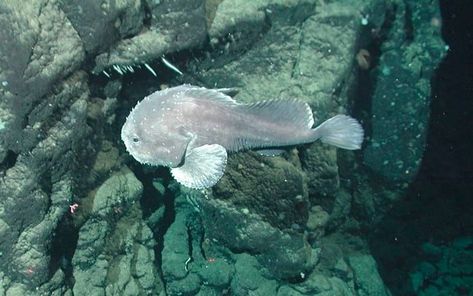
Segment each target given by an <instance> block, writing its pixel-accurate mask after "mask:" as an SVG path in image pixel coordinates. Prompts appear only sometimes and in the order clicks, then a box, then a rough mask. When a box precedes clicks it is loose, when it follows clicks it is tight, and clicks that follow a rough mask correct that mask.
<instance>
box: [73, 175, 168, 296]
mask: <svg viewBox="0 0 473 296" xmlns="http://www.w3.org/2000/svg"><path fill="white" fill-rule="evenodd" d="M142 190H143V186H142V184H141V182H140V181H139V180H138V179H136V177H135V175H134V174H133V173H132V172H131V171H130V170H128V169H127V168H124V169H122V171H120V172H117V173H115V174H114V175H112V176H110V177H109V179H107V180H106V181H105V182H104V183H103V184H102V185H101V186H100V187H99V189H98V190H97V191H96V194H95V199H94V204H93V207H92V212H91V217H89V219H88V220H87V221H86V222H85V224H84V225H83V226H82V227H81V229H80V231H79V239H78V242H77V249H76V251H75V254H74V257H73V259H72V266H73V275H74V279H75V284H74V287H73V291H74V294H76V295H86V294H87V293H88V292H90V291H92V292H91V293H92V294H93V295H121V294H123V293H132V294H130V295H142V294H159V292H161V291H162V290H163V285H162V283H161V279H160V277H159V275H158V272H157V270H156V266H155V265H154V261H155V255H154V247H155V244H156V241H155V239H154V236H153V233H152V232H151V230H150V229H149V227H148V226H147V225H146V224H145V223H144V221H143V220H142V219H140V218H141V217H142V215H143V214H142V212H141V209H140V205H139V203H137V201H138V199H139V198H140V197H141V194H142ZM91 282H92V283H93V287H92V288H91V287H90V283H91Z"/></svg>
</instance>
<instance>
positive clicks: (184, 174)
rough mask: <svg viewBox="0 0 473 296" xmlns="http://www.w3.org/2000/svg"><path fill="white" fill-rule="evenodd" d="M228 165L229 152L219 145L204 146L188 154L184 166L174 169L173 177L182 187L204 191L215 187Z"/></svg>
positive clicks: (193, 149) (172, 170) (172, 171)
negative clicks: (203, 189)
mask: <svg viewBox="0 0 473 296" xmlns="http://www.w3.org/2000/svg"><path fill="white" fill-rule="evenodd" d="M226 165H227V151H226V150H225V148H223V147H222V146H220V145H218V144H212V145H203V146H200V147H196V148H192V149H189V151H187V152H186V156H185V159H184V164H183V165H182V166H180V167H177V168H172V169H171V173H172V175H173V177H174V178H175V179H176V180H177V181H178V182H179V183H181V184H182V185H184V186H186V187H189V188H194V189H202V188H208V187H212V186H213V185H215V184H216V183H217V182H218V180H220V178H221V177H222V176H223V173H224V171H225V166H226Z"/></svg>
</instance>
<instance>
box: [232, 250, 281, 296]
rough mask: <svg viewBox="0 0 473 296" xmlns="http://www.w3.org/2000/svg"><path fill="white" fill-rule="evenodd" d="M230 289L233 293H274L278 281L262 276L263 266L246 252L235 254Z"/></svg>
mask: <svg viewBox="0 0 473 296" xmlns="http://www.w3.org/2000/svg"><path fill="white" fill-rule="evenodd" d="M235 259H236V261H235V275H234V276H233V278H232V282H231V290H232V292H233V293H234V294H235V295H252V294H253V295H276V291H277V288H278V283H277V281H275V280H270V279H268V278H267V277H265V276H264V274H265V272H264V269H263V267H262V266H261V265H260V264H259V263H258V261H257V260H256V259H255V258H254V257H253V256H250V255H248V254H239V255H235Z"/></svg>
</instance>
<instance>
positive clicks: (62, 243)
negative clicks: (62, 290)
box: [49, 213, 79, 289]
mask: <svg viewBox="0 0 473 296" xmlns="http://www.w3.org/2000/svg"><path fill="white" fill-rule="evenodd" d="M78 239H79V229H77V227H76V226H75V225H74V222H73V220H72V217H71V215H70V214H69V213H67V214H66V215H64V217H63V219H62V220H61V221H59V223H58V226H57V228H56V229H55V231H54V232H53V238H52V242H51V250H50V254H51V261H50V263H49V273H50V275H51V276H52V275H54V274H55V273H56V271H57V270H58V269H62V271H63V272H64V276H65V280H64V282H65V284H66V286H67V287H69V288H71V289H72V287H73V286H74V276H73V273H72V257H73V256H74V252H75V250H76V248H77V241H78Z"/></svg>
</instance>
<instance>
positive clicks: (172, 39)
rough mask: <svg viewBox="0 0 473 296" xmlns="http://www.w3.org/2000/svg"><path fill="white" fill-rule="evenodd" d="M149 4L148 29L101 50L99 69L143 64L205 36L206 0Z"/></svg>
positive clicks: (199, 40)
mask: <svg viewBox="0 0 473 296" xmlns="http://www.w3.org/2000/svg"><path fill="white" fill-rule="evenodd" d="M130 3H131V2H130ZM133 3H136V2H134V1H133ZM146 6H147V7H148V10H149V17H148V18H149V21H147V22H149V25H148V26H147V27H146V30H142V31H140V32H139V33H138V34H136V35H135V34H133V35H132V37H131V38H127V39H124V40H120V41H119V42H118V43H117V44H116V45H115V46H113V47H112V48H110V49H109V51H108V52H105V53H102V54H99V55H98V56H97V57H96V58H95V62H96V66H95V68H94V72H95V73H97V74H98V73H100V72H101V71H102V70H107V69H109V68H112V67H113V66H114V65H115V66H119V67H120V68H121V69H125V66H133V67H137V66H140V67H141V66H142V65H143V64H145V63H148V62H151V61H153V60H156V59H157V58H159V57H161V56H163V55H164V54H166V53H170V52H177V51H180V50H183V49H188V48H191V47H195V46H199V45H201V44H202V43H203V41H204V40H205V38H206V33H207V29H206V15H205V9H204V1H202V0H199V1H194V0H179V1H171V0H163V1H158V2H157V1H146ZM124 71H125V72H126V71H128V70H126V69H125V70H124ZM117 72H118V71H117Z"/></svg>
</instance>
